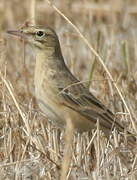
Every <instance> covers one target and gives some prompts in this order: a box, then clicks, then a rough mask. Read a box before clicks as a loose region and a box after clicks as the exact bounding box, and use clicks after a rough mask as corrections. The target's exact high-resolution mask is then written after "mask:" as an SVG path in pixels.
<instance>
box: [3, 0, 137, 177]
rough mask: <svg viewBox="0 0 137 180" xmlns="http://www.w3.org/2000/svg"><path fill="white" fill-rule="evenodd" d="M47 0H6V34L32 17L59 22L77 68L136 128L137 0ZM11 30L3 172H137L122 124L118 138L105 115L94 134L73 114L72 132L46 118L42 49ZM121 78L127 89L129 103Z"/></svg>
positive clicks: (6, 71)
mask: <svg viewBox="0 0 137 180" xmlns="http://www.w3.org/2000/svg"><path fill="white" fill-rule="evenodd" d="M47 2H49V1H46V0H45V1H44V0H43V1H39V0H37V1H33V0H32V1H30V2H28V1H27V0H24V1H22V2H19V3H18V2H17V1H14V0H12V3H11V1H10V0H7V1H4V0H3V1H1V2H0V14H1V16H0V22H1V28H0V31H1V34H2V33H3V32H4V31H5V30H6V29H11V28H16V27H17V25H20V24H21V22H24V21H26V19H28V21H31V22H32V23H33V24H34V23H36V22H37V23H38V24H43V25H44V24H48V25H50V26H52V27H54V28H55V29H56V31H57V33H58V35H59V36H60V41H61V47H62V50H63V54H64V57H66V59H65V60H66V63H67V64H68V66H69V67H70V69H71V70H72V71H73V73H74V74H75V75H76V76H77V77H79V79H80V80H81V81H82V82H83V81H85V85H87V86H88V87H89V88H90V90H91V91H92V92H93V93H94V94H95V95H96V96H97V97H98V98H100V99H101V100H102V102H104V103H105V104H106V105H107V106H108V107H110V108H111V109H112V111H114V112H116V114H117V116H118V118H119V119H120V121H121V122H122V123H124V124H125V126H127V127H128V128H129V129H130V130H131V131H133V133H135V131H136V128H135V127H136V117H137V110H136V109H137V108H136V107H137V100H136V98H137V92H136V89H137V81H136V79H137V71H136V69H137V63H136V59H137V53H136V52H137V51H136V49H137V47H136V44H137V38H136V37H137V33H136V28H137V21H136V12H137V11H136V10H135V8H134V7H135V5H136V1H133V2H132V3H131V2H130V1H126V3H123V2H124V1H122V0H120V1H116V2H115V6H114V5H113V3H112V1H109V0H107V1H92V2H91V3H89V2H88V1H83V3H82V4H81V3H80V0H77V1H62V2H59V1H55V2H53V5H54V4H55V6H53V7H52V6H49V5H48V3H47ZM29 3H30V4H29ZM21 7H22V8H21ZM29 8H30V9H31V10H30V9H29ZM58 8H59V9H61V12H63V13H64V14H65V17H68V18H69V19H70V20H71V21H70V22H71V23H72V22H73V23H72V25H74V24H76V26H77V27H78V29H80V31H81V32H82V34H84V37H86V39H87V40H88V43H89V45H90V44H92V45H93V47H94V49H95V50H96V51H97V52H98V53H99V55H100V57H101V60H102V59H103V60H104V61H103V63H104V65H105V66H106V68H107V69H109V72H111V76H112V77H113V80H114V81H112V80H111V78H110V77H109V76H108V74H107V73H106V71H105V70H104V68H103V67H102V66H101V64H100V63H99V62H98V60H97V59H98V57H96V56H95V54H94V53H92V54H91V52H90V50H89V49H88V48H87V45H86V44H85V43H84V42H83V41H82V40H81V35H80V34H79V33H78V32H77V31H75V30H77V29H75V30H74V29H73V28H74V27H73V28H72V27H71V25H70V23H68V21H66V20H64V19H63V18H62V17H61V16H60V15H59V11H58ZM68 9H69V10H68ZM78 9H79V10H78ZM56 11H57V12H56ZM28 17H32V18H28ZM35 19H36V20H35ZM4 36H6V37H4V38H3V36H1V37H0V67H1V68H0V77H1V79H0V86H1V88H0V97H1V98H0V175H1V177H0V179H1V180H5V179H6V180H8V179H10V180H11V179H13V180H14V179H15V180H28V179H33V180H45V179H46V180H48V179H53V180H54V179H59V178H60V176H61V178H62V180H63V179H64V178H65V176H66V174H67V179H72V180H73V179H93V180H103V179H108V180H110V179H116V180H117V179H121V180H124V179H127V180H135V179H136V178H137V175H136V166H137V165H136V164H137V163H136V161H137V154H136V148H135V149H131V148H130V147H128V145H127V144H126V140H125V141H124V143H123V144H120V143H119V141H120V135H119V134H118V133H117V132H116V131H114V132H113V134H112V135H111V136H110V140H111V143H110V142H109V141H107V140H106V139H105V137H104V135H103V133H101V132H100V131H99V123H97V129H96V130H95V131H94V132H92V134H93V135H92V136H90V133H83V134H82V135H80V134H78V133H75V135H74V137H73V135H72V134H73V133H72V132H73V127H72V126H71V121H69V122H70V123H69V125H68V128H66V130H65V132H64V130H60V129H57V128H56V127H54V125H51V124H50V123H49V122H48V121H47V120H46V119H47V118H46V117H45V115H44V114H43V113H42V112H40V110H39V108H38V107H37V103H36V101H35V95H34V86H33V75H34V65H35V55H34V54H33V53H32V49H31V48H30V47H29V46H27V45H25V46H24V44H23V43H22V42H20V41H19V40H15V39H13V38H9V37H7V35H4ZM91 65H93V66H92V67H91ZM114 83H115V85H116V86H117V87H118V89H119V91H120V92H122V98H124V100H125V103H126V105H127V107H128V110H127V108H126V107H125V104H124V103H123V101H122V99H121V97H120V96H119V94H118V92H117V89H116V88H115V87H114V86H115V85H114ZM131 120H132V122H131ZM133 124H134V127H133ZM134 129H135V130H134ZM68 134H69V136H68ZM93 142H94V145H95V149H94V148H93V146H92V144H93ZM64 149H65V150H64ZM68 149H69V151H67V150H68ZM121 152H122V153H121ZM63 154H64V155H63ZM65 154H66V155H65Z"/></svg>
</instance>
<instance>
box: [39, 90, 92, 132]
mask: <svg viewBox="0 0 137 180" xmlns="http://www.w3.org/2000/svg"><path fill="white" fill-rule="evenodd" d="M36 94H37V95H36V98H37V102H38V105H39V107H40V109H41V110H42V111H43V112H44V113H45V114H46V116H47V117H48V119H49V120H50V121H52V122H53V123H54V124H55V125H57V126H58V127H64V126H65V125H66V122H67V120H70V119H71V121H72V124H73V126H74V128H75V129H76V130H78V131H79V132H83V131H89V130H91V129H93V128H95V124H93V122H92V121H90V120H88V119H87V118H85V117H83V116H82V115H80V114H79V113H78V112H76V111H74V110H72V109H70V108H68V107H66V106H64V105H63V104H61V103H60V102H61V100H60V99H58V98H57V97H53V95H51V94H50V92H48V94H47V93H46V92H45V91H44V92H42V91H39V92H36ZM55 99H56V101H55Z"/></svg>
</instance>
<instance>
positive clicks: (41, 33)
mask: <svg viewBox="0 0 137 180" xmlns="http://www.w3.org/2000/svg"><path fill="white" fill-rule="evenodd" d="M44 35H45V34H44V32H43V31H37V32H36V36H38V37H42V36H44Z"/></svg>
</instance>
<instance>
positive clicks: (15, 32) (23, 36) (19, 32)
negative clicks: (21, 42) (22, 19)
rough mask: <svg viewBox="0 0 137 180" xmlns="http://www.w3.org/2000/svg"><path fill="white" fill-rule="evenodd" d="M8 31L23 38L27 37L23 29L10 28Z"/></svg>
mask: <svg viewBox="0 0 137 180" xmlns="http://www.w3.org/2000/svg"><path fill="white" fill-rule="evenodd" d="M7 33H8V34H11V35H14V36H18V37H21V39H27V36H26V35H25V34H24V33H23V32H22V31H21V30H8V31H7Z"/></svg>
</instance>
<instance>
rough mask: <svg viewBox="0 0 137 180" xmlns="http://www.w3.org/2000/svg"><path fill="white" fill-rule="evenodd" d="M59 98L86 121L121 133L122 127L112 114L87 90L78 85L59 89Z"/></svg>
mask: <svg viewBox="0 0 137 180" xmlns="http://www.w3.org/2000/svg"><path fill="white" fill-rule="evenodd" d="M59 95H60V96H62V98H63V99H64V101H63V102H64V105H65V106H67V107H69V108H71V109H73V110H74V111H77V112H79V113H80V114H81V115H82V116H85V117H86V118H87V119H88V120H90V121H92V122H94V123H96V122H97V120H99V124H100V125H101V126H102V127H104V128H107V129H110V130H111V129H112V128H113V127H116V128H118V129H119V130H120V131H123V126H122V125H121V124H120V123H119V122H118V121H117V120H116V118H115V116H114V114H113V113H112V112H111V111H110V110H109V109H108V108H106V107H105V106H104V105H103V104H102V103H101V102H100V101H99V100H98V99H97V98H96V97H95V96H93V95H92V94H91V93H90V92H89V90H88V89H87V88H86V87H85V86H84V85H83V84H80V83H76V84H73V85H70V86H68V87H65V88H64V89H63V88H60V93H59Z"/></svg>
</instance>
